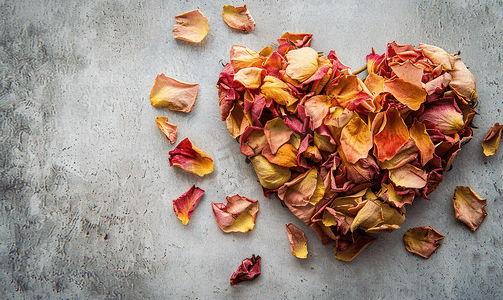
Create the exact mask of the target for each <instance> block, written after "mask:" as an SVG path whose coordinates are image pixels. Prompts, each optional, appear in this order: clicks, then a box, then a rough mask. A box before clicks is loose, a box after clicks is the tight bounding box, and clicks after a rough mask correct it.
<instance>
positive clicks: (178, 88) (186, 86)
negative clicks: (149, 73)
mask: <svg viewBox="0 0 503 300" xmlns="http://www.w3.org/2000/svg"><path fill="white" fill-rule="evenodd" d="M198 87H199V84H197V83H196V84H190V83H185V82H181V81H178V80H176V79H173V78H171V77H168V76H166V75H164V74H159V75H157V77H156V78H155V81H154V86H152V90H151V91H150V103H151V104H152V106H154V107H168V108H169V109H171V110H176V111H183V112H186V113H188V112H190V110H191V109H192V106H193V105H194V102H195V101H196V96H197V89H198Z"/></svg>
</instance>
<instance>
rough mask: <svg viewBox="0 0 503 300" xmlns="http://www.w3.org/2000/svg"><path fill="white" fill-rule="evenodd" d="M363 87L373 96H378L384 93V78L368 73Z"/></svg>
mask: <svg viewBox="0 0 503 300" xmlns="http://www.w3.org/2000/svg"><path fill="white" fill-rule="evenodd" d="M364 83H365V86H366V87H367V88H368V89H369V91H371V92H372V93H373V94H374V95H378V94H380V93H382V92H384V77H382V76H379V75H377V74H376V73H369V75H368V76H367V77H366V78H365V82H364Z"/></svg>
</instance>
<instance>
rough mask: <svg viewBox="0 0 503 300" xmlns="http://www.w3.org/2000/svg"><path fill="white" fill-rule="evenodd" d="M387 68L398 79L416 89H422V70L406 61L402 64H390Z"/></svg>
mask: <svg viewBox="0 0 503 300" xmlns="http://www.w3.org/2000/svg"><path fill="white" fill-rule="evenodd" d="M389 66H390V68H391V69H392V70H393V72H394V73H395V74H396V76H398V78H400V79H403V80H404V81H406V82H409V83H412V84H414V85H416V86H418V87H423V84H422V83H421V80H422V79H423V73H424V72H423V69H422V68H419V67H417V66H415V65H414V64H412V63H411V62H410V60H407V61H406V62H404V63H398V62H396V63H390V64H389Z"/></svg>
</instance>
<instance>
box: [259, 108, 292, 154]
mask: <svg viewBox="0 0 503 300" xmlns="http://www.w3.org/2000/svg"><path fill="white" fill-rule="evenodd" d="M264 133H265V136H266V137H267V142H268V143H269V146H270V147H271V152H272V154H276V152H277V151H278V149H279V147H281V146H282V145H283V144H284V143H286V142H288V140H290V136H291V135H292V133H293V130H292V129H290V127H288V126H286V125H285V121H284V120H283V118H280V117H277V118H274V119H272V120H269V121H267V123H266V124H265V126H264Z"/></svg>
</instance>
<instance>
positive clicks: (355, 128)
mask: <svg viewBox="0 0 503 300" xmlns="http://www.w3.org/2000/svg"><path fill="white" fill-rule="evenodd" d="M340 141H341V142H340V143H341V146H342V151H343V152H344V155H345V156H346V159H347V160H348V161H349V162H350V163H352V164H354V163H356V162H357V161H358V160H359V159H361V158H366V157H367V156H368V153H369V150H370V149H372V147H373V143H372V133H371V132H370V127H369V126H368V125H367V124H366V123H365V122H364V121H363V120H362V119H361V118H360V117H359V116H358V115H356V116H355V117H354V118H353V119H351V121H349V123H348V124H347V125H346V126H344V128H343V129H342V132H341V139H340Z"/></svg>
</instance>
